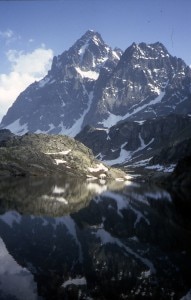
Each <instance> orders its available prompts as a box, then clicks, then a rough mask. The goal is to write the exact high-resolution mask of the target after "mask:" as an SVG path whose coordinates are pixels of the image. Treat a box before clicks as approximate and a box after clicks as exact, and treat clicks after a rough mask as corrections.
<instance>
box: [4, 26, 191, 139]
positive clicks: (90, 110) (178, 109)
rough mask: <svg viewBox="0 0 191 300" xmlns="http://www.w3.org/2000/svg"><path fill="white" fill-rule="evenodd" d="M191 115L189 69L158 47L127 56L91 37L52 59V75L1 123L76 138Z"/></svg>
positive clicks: (138, 48) (137, 47)
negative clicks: (88, 130)
mask: <svg viewBox="0 0 191 300" xmlns="http://www.w3.org/2000/svg"><path fill="white" fill-rule="evenodd" d="M170 113H176V114H190V113H191V69H190V68H189V67H188V66H187V65H186V64H185V63H184V61H183V60H182V59H180V58H177V57H173V56H172V55H170V54H169V53H168V51H167V49H166V48H165V47H164V46H163V45H162V44H161V43H159V42H157V43H153V44H149V45H148V44H146V43H140V44H135V43H133V44H132V45H131V46H130V47H128V48H127V49H126V51H125V52H124V53H123V52H122V51H121V50H120V49H114V50H113V49H111V47H109V46H108V45H107V44H106V43H105V42H104V41H103V39H102V37H101V36H100V34H99V33H97V32H94V31H87V32H86V33H85V34H84V35H83V36H82V37H81V38H80V39H79V40H78V41H77V42H76V43H75V44H74V45H73V46H72V47H71V48H70V49H69V50H68V51H65V52H63V53H62V54H61V55H59V56H57V57H54V59H53V62H52V67H51V69H50V71H49V72H48V74H47V75H46V76H45V77H44V78H43V79H42V80H40V81H39V82H34V83H33V84H31V85H30V86H29V87H28V88H27V89H26V90H25V91H23V92H22V93H21V94H20V95H19V97H18V98H17V99H16V101H15V102H14V104H13V105H12V107H11V108H10V109H9V110H8V112H7V114H6V115H5V116H4V118H3V120H2V122H1V125H0V126H1V128H8V129H10V130H11V131H12V132H13V133H16V134H20V135H22V134H24V133H26V132H33V133H48V134H66V135H69V136H75V135H76V134H78V133H79V132H80V131H81V130H82V129H83V128H84V126H86V125H91V126H94V127H104V128H110V127H111V126H113V125H115V124H116V123H117V122H119V121H123V120H127V119H128V120H135V121H140V120H145V119H153V118H157V117H160V116H166V115H168V114H170Z"/></svg>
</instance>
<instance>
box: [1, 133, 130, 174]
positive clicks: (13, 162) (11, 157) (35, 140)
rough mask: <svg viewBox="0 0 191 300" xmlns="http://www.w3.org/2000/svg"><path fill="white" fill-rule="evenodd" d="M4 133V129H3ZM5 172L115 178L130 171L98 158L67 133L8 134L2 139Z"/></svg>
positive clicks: (2, 157) (2, 167)
mask: <svg viewBox="0 0 191 300" xmlns="http://www.w3.org/2000/svg"><path fill="white" fill-rule="evenodd" d="M0 136H1V131H0ZM0 166H1V168H0V175H1V176H9V175H12V176H27V175H34V176H38V175H40V176H51V175H55V176H56V175H60V176H61V175H68V176H69V175H70V176H73V177H74V176H75V177H82V178H92V177H94V178H95V179H101V178H102V179H109V178H110V179H112V178H113V179H114V178H117V177H122V178H124V179H125V176H126V174H125V173H124V172H123V171H120V170H117V169H112V168H110V167H107V166H106V165H104V164H103V163H101V162H100V161H98V160H96V159H95V157H94V156H93V153H92V151H91V150H90V149H89V148H87V147H86V146H84V145H83V144H82V143H80V142H79V141H76V140H74V139H73V138H70V137H68V136H63V135H47V134H25V135H23V136H16V135H11V134H10V135H8V136H6V137H4V140H3V141H1V142H0Z"/></svg>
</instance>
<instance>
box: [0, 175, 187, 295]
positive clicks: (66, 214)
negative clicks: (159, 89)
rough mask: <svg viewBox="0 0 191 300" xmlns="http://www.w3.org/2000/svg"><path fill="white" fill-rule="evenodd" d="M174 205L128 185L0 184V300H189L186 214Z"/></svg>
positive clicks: (155, 191) (152, 189)
mask: <svg viewBox="0 0 191 300" xmlns="http://www.w3.org/2000/svg"><path fill="white" fill-rule="evenodd" d="M183 198H184V196H183ZM173 199H175V200H173ZM173 199H172V197H171V195H170V194H169V193H168V192H167V191H164V190H162V189H159V188H157V187H156V186H148V185H143V184H142V185H138V184H135V183H133V184H130V183H129V184H127V185H125V186H123V183H120V182H118V183H117V182H115V183H110V184H109V185H108V186H106V185H104V182H102V184H101V185H98V184H97V183H96V182H80V181H76V180H71V179H70V180H68V179H64V178H62V179H57V180H56V179H46V180H37V179H36V180H34V179H33V180H29V179H28V180H27V179H25V180H24V179H20V180H13V181H11V182H10V181H9V182H5V181H3V182H0V299H1V300H5V299H6V300H7V299H10V300H15V299H19V300H20V299H23V300H36V299H50V300H52V299H89V300H90V299H183V300H187V299H191V220H190V219H191V218H190V212H189V211H188V209H187V207H186V205H185V203H184V201H183V202H181V201H182V200H181V197H180V195H176V193H174V194H173ZM183 200H184V199H183ZM182 203H183V204H182Z"/></svg>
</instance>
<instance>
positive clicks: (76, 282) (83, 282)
mask: <svg viewBox="0 0 191 300" xmlns="http://www.w3.org/2000/svg"><path fill="white" fill-rule="evenodd" d="M71 284H74V285H86V284H87V281H86V278H85V277H82V278H73V279H72V278H70V279H69V280H67V281H64V283H63V284H62V286H63V287H64V288H65V287H67V286H68V285H71Z"/></svg>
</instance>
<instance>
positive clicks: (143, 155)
mask: <svg viewBox="0 0 191 300" xmlns="http://www.w3.org/2000/svg"><path fill="white" fill-rule="evenodd" d="M76 139H78V140H79V141H81V142H82V143H84V144H85V145H86V146H87V147H89V148H91V149H92V150H93V153H94V155H96V156H97V157H98V158H99V159H101V160H103V161H105V162H106V163H108V164H110V165H115V164H120V165H122V166H128V165H131V166H132V165H133V166H134V167H140V166H145V167H148V168H152V167H153V165H154V166H156V169H157V167H158V168H159V169H160V164H162V165H171V164H173V165H174V164H176V163H177V161H178V160H179V159H181V158H183V157H184V156H186V155H188V153H191V147H190V141H191V118H190V117H186V116H181V115H174V114H172V115H169V116H167V117H161V118H157V119H156V120H155V119H153V120H146V121H142V122H136V121H124V122H121V123H120V124H118V125H115V126H113V127H111V128H110V129H109V130H105V129H96V128H93V127H90V126H87V127H85V128H84V130H83V131H82V132H81V133H80V134H78V135H77V136H76ZM153 168H154V167H153Z"/></svg>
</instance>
